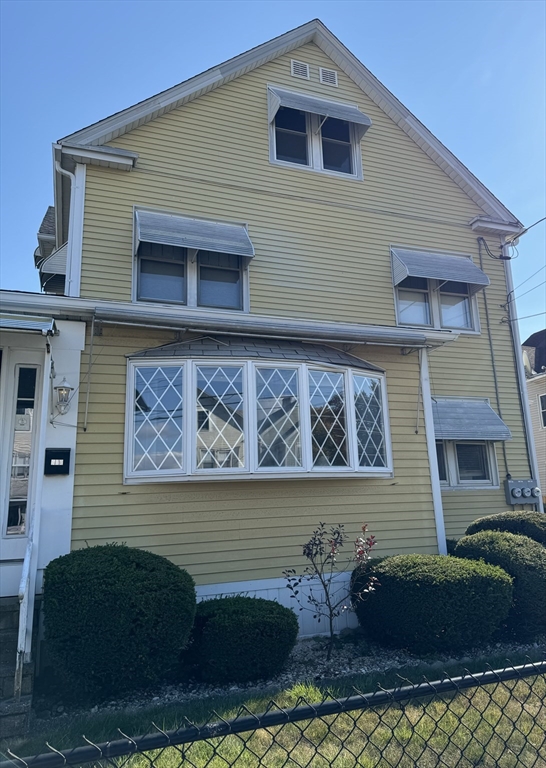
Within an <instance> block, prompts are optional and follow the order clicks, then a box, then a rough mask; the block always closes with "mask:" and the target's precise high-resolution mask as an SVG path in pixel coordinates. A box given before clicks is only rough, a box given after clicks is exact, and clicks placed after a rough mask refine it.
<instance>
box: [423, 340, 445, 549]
mask: <svg viewBox="0 0 546 768" xmlns="http://www.w3.org/2000/svg"><path fill="white" fill-rule="evenodd" d="M419 370H420V376H421V393H422V396H423V414H424V417H425V434H426V438H427V450H428V463H429V467H430V484H431V487H432V506H433V507H434V521H435V523H436V539H437V541H438V552H439V553H440V554H441V555H447V542H446V529H445V523H444V508H443V506H442V489H441V487H440V473H439V471H438V456H437V454H436V437H435V434H434V415H433V412H432V397H431V393H430V377H429V372H428V352H427V350H426V348H424V347H423V348H422V349H420V350H419Z"/></svg>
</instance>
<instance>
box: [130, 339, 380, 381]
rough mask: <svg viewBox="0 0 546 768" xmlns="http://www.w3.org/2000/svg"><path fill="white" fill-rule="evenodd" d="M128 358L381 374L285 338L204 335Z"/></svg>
mask: <svg viewBox="0 0 546 768" xmlns="http://www.w3.org/2000/svg"><path fill="white" fill-rule="evenodd" d="M128 357H130V358H146V357H150V358H154V359H157V358H165V357H166V358H168V357H174V358H176V357H185V358H194V359H195V358H197V359H198V358H200V357H206V358H209V359H210V358H223V359H224V360H225V359H226V358H230V357H233V358H237V359H242V358H245V359H252V360H256V359H257V360H280V361H286V362H290V363H297V362H314V363H327V364H329V365H342V366H350V367H351V368H362V369H364V370H367V371H375V372H377V373H384V371H383V369H382V368H379V367H378V366H377V365H373V364H372V363H368V362H367V361H366V360H361V359H360V358H359V357H355V356H354V355H350V354H349V353H347V352H343V351H342V350H339V349H335V348H334V347H329V346H327V345H324V344H310V343H308V342H303V341H302V342H300V341H290V340H288V339H257V338H252V337H247V336H221V335H218V337H213V336H205V337H201V338H197V339H190V340H188V341H177V342H174V343H172V344H165V345H164V346H161V347H155V348H153V349H145V350H142V351H141V352H135V353H134V354H132V355H129V356H128Z"/></svg>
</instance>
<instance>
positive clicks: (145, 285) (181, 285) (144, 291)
mask: <svg viewBox="0 0 546 768" xmlns="http://www.w3.org/2000/svg"><path fill="white" fill-rule="evenodd" d="M139 265H140V274H139V287H138V298H139V299H154V300H156V301H174V302H178V303H181V302H184V300H185V297H186V285H185V278H184V264H183V263H177V262H165V261H154V260H152V259H139Z"/></svg>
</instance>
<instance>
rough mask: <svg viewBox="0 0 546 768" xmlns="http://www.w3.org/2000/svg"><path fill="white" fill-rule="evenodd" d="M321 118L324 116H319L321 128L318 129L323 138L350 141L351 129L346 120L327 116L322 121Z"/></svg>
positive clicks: (348, 142)
mask: <svg viewBox="0 0 546 768" xmlns="http://www.w3.org/2000/svg"><path fill="white" fill-rule="evenodd" d="M323 120H324V117H322V116H321V118H320V122H321V123H322V128H321V129H320V130H321V133H322V137H323V138H325V139H335V140H336V141H344V142H345V143H347V144H350V143H351V129H350V126H349V123H348V122H347V121H346V120H337V119H336V118H335V117H328V118H327V119H326V121H325V122H324V123H323V122H322V121H323Z"/></svg>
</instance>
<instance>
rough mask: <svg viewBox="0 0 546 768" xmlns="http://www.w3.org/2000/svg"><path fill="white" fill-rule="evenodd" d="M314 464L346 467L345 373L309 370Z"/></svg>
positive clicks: (317, 465)
mask: <svg viewBox="0 0 546 768" xmlns="http://www.w3.org/2000/svg"><path fill="white" fill-rule="evenodd" d="M309 405H310V409H311V445H312V449H313V466H315V467H346V466H347V464H348V460H347V426H346V421H345V389H344V376H343V374H342V373H333V372H332V371H309Z"/></svg>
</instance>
